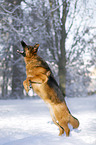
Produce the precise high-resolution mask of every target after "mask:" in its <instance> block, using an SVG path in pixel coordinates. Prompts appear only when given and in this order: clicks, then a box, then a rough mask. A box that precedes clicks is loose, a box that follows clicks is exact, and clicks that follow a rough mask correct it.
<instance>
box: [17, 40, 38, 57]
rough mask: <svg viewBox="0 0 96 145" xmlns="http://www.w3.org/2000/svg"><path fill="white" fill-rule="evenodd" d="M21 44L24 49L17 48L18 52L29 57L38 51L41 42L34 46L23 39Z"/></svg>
mask: <svg viewBox="0 0 96 145" xmlns="http://www.w3.org/2000/svg"><path fill="white" fill-rule="evenodd" d="M21 45H22V47H23V51H19V50H17V52H18V53H20V54H21V55H23V56H24V57H29V58H30V57H32V55H35V54H36V53H37V50H38V47H39V44H37V43H36V44H35V45H34V46H29V45H27V44H26V43H25V42H24V41H21Z"/></svg>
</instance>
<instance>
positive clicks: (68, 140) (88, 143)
mask: <svg viewBox="0 0 96 145" xmlns="http://www.w3.org/2000/svg"><path fill="white" fill-rule="evenodd" d="M66 102H67V105H68V107H69V109H70V111H71V113H72V114H73V115H74V116H75V117H77V118H78V119H79V121H80V126H79V128H78V129H72V127H71V126H70V129H71V133H70V136H69V137H66V136H65V134H64V135H62V136H58V134H59V130H58V127H57V126H56V125H55V124H53V123H52V120H51V117H50V113H49V109H48V107H47V105H46V104H45V103H44V102H43V100H41V99H27V100H26V99H25V100H0V145H35V144H36V145H45V144H46V145H53V144H55V145H64V144H65V145H96V95H95V96H91V97H83V98H66Z"/></svg>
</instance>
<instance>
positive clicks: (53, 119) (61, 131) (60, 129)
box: [50, 109, 64, 136]
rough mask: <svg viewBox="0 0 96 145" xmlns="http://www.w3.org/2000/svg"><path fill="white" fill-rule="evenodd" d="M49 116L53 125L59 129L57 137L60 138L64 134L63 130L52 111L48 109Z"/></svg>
mask: <svg viewBox="0 0 96 145" xmlns="http://www.w3.org/2000/svg"><path fill="white" fill-rule="evenodd" d="M50 115H51V118H52V121H53V122H54V124H55V125H57V126H58V127H59V131H60V132H59V136H61V135H62V134H64V128H63V127H62V126H60V124H59V123H58V122H57V120H56V118H55V116H54V113H53V111H52V109H50Z"/></svg>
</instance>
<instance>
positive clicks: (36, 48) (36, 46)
mask: <svg viewBox="0 0 96 145" xmlns="http://www.w3.org/2000/svg"><path fill="white" fill-rule="evenodd" d="M38 47H39V44H37V43H36V44H35V45H34V52H37V50H38Z"/></svg>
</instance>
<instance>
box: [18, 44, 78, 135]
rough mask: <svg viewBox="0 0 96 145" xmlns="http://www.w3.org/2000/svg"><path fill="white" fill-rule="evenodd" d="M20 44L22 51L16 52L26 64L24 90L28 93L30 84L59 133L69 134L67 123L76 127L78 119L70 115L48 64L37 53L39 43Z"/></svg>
mask: <svg viewBox="0 0 96 145" xmlns="http://www.w3.org/2000/svg"><path fill="white" fill-rule="evenodd" d="M21 44H22V46H23V51H19V50H17V52H18V53H20V54H21V55H23V56H24V60H25V64H26V75H27V78H26V80H25V81H24V82H23V86H24V88H25V90H26V92H27V93H28V91H29V89H30V85H31V86H32V88H33V90H34V92H36V93H37V95H38V96H40V97H41V98H42V99H43V100H44V101H45V102H46V103H47V104H48V105H49V109H50V114H51V117H52V120H53V122H54V123H55V124H56V125H57V126H58V127H59V130H60V133H59V135H62V134H63V133H64V131H65V133H66V136H69V133H70V129H69V127H68V123H69V124H71V125H72V126H73V128H78V126H79V121H78V119H76V118H75V117H73V116H72V115H71V113H70V111H69V109H68V107H67V105H66V102H65V100H64V96H63V94H62V92H61V90H60V88H59V86H58V84H57V82H56V80H55V79H54V76H53V74H52V71H51V70H50V68H49V66H48V64H47V63H46V62H45V61H44V60H43V59H42V58H41V57H39V56H38V55H37V50H38V47H39V44H35V45H34V46H29V45H27V44H26V43H25V42H24V41H21Z"/></svg>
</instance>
